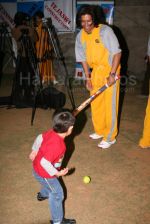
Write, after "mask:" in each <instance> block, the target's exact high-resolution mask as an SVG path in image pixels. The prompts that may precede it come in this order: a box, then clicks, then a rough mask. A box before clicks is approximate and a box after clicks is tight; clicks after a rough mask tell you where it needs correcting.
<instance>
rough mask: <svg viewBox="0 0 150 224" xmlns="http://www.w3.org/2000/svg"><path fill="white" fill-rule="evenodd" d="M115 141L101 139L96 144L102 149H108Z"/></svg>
mask: <svg viewBox="0 0 150 224" xmlns="http://www.w3.org/2000/svg"><path fill="white" fill-rule="evenodd" d="M115 143H116V139H114V140H113V141H111V142H107V141H104V140H102V141H101V142H100V143H99V144H98V147H100V148H102V149H108V148H109V147H110V146H111V145H113V144H115Z"/></svg>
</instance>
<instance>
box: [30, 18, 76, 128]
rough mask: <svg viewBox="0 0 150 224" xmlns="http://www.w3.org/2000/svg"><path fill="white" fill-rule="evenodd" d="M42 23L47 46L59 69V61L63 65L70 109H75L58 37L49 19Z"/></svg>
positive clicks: (35, 105)
mask: <svg viewBox="0 0 150 224" xmlns="http://www.w3.org/2000/svg"><path fill="white" fill-rule="evenodd" d="M42 23H43V28H44V29H45V30H46V32H47V33H48V39H49V44H50V45H51V46H52V51H53V53H54V55H55V58H56V60H57V61H58V62H59V66H60V68H61V64H60V61H61V62H62V64H63V67H64V70H65V82H64V84H65V87H66V88H67V93H68V96H69V99H70V102H71V105H72V109H75V102H74V97H73V93H72V86H71V80H70V78H69V74H68V70H67V67H66V64H65V60H64V57H63V53H62V51H61V48H60V44H59V40H58V36H57V33H56V30H55V27H54V26H53V24H52V20H51V18H48V19H46V18H43V19H42ZM46 56H48V57H49V56H50V57H51V58H53V57H52V55H46ZM36 99H37V97H35V102H34V105H33V110H32V117H31V125H33V121H34V116H35V112H36V107H37V100H36Z"/></svg>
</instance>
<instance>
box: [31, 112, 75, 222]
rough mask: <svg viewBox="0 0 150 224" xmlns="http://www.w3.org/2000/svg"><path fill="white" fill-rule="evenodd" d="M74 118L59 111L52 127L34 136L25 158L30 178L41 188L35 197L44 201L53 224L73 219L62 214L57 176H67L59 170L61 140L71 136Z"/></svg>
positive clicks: (61, 149) (62, 148) (61, 153)
mask: <svg viewBox="0 0 150 224" xmlns="http://www.w3.org/2000/svg"><path fill="white" fill-rule="evenodd" d="M74 123H75V118H74V116H73V115H72V114H71V113H70V112H59V113H58V114H56V115H54V117H53V125H52V126H53V128H52V129H51V130H48V131H46V132H44V133H43V134H40V135H38V137H37V138H36V140H35V142H34V144H33V146H32V150H33V151H32V152H31V154H30V155H29V158H30V159H31V160H32V161H33V175H34V177H35V179H36V180H37V181H38V182H39V183H40V184H41V185H42V189H41V191H40V192H39V193H38V194H37V199H38V200H39V201H42V200H45V199H48V200H49V207H50V211H51V217H52V220H53V222H52V223H53V224H73V223H76V221H75V220H74V219H65V218H64V214H63V205H62V202H63V199H64V194H63V190H62V187H61V185H60V183H59V180H58V177H60V176H64V175H66V174H67V173H68V168H64V169H61V163H62V160H63V157H64V154H65V152H66V146H65V143H64V139H65V137H67V136H68V135H70V134H71V132H72V129H73V126H74Z"/></svg>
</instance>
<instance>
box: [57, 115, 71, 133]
mask: <svg viewBox="0 0 150 224" xmlns="http://www.w3.org/2000/svg"><path fill="white" fill-rule="evenodd" d="M74 123H75V117H74V116H73V115H72V114H71V113H70V112H69V111H65V112H59V113H56V114H55V115H54V116H53V130H54V131H55V132H57V133H65V132H67V131H68V129H69V127H71V126H73V125H74Z"/></svg>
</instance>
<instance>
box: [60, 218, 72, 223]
mask: <svg viewBox="0 0 150 224" xmlns="http://www.w3.org/2000/svg"><path fill="white" fill-rule="evenodd" d="M75 223H76V220H75V219H65V218H64V219H63V221H62V222H61V224H75Z"/></svg>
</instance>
